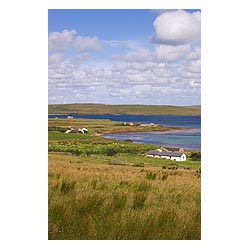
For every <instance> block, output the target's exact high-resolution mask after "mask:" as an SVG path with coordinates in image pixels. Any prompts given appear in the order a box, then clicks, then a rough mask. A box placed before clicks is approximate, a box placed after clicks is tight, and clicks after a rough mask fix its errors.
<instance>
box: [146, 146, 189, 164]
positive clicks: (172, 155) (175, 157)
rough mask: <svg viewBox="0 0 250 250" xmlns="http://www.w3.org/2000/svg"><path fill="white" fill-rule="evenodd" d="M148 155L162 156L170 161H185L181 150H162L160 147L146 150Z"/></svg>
mask: <svg viewBox="0 0 250 250" xmlns="http://www.w3.org/2000/svg"><path fill="white" fill-rule="evenodd" d="M147 156H148V157H155V158H164V159H168V160H172V161H186V159H187V157H186V155H185V154H184V153H182V152H169V151H162V150H161V149H156V150H150V151H149V152H147Z"/></svg>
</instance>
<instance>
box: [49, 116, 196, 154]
mask: <svg viewBox="0 0 250 250" xmlns="http://www.w3.org/2000/svg"><path fill="white" fill-rule="evenodd" d="M55 117H58V118H67V115H49V118H55ZM73 117H74V118H90V119H109V120H111V121H119V122H141V123H155V124H160V125H162V126H166V127H180V128H189V129H188V130H185V131H172V132H140V133H128V134H108V135H105V136H104V137H105V138H112V139H117V140H125V139H131V140H132V141H133V142H135V143H146V144H155V145H160V146H170V147H183V148H185V149H187V150H201V117H200V116H174V115H82V114H74V115H73Z"/></svg>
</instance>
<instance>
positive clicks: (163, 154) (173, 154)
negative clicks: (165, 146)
mask: <svg viewBox="0 0 250 250" xmlns="http://www.w3.org/2000/svg"><path fill="white" fill-rule="evenodd" d="M161 155H162V156H174V157H180V156H182V155H183V153H181V152H166V151H163V152H161Z"/></svg>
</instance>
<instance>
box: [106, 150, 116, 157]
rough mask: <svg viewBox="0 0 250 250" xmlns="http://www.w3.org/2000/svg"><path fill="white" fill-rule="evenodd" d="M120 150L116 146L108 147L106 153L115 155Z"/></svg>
mask: <svg viewBox="0 0 250 250" xmlns="http://www.w3.org/2000/svg"><path fill="white" fill-rule="evenodd" d="M117 153H118V152H117V150H116V149H115V148H107V149H106V154H107V156H114V155H116V154H117Z"/></svg>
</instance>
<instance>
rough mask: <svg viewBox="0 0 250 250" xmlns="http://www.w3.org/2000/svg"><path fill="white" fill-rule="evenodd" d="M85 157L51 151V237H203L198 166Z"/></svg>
mask: <svg viewBox="0 0 250 250" xmlns="http://www.w3.org/2000/svg"><path fill="white" fill-rule="evenodd" d="M85 158H87V157H77V156H69V155H65V154H61V153H49V239H51V240H52V239H57V240H59V239H75V240H81V239H82V240H84V239H93V240H94V239H99V240H101V239H110V240H112V239H113V240H115V239H125V240H129V239H131V240H136V239H141V240H143V239H145V240H147V239H148V240H149V239H176V240H178V239H187V240H188V239H200V237H201V234H200V233H201V232H200V223H201V221H200V220H201V218H200V216H201V215H200V175H199V174H197V172H196V171H195V170H186V169H178V170H169V169H162V168H161V167H158V166H155V165H153V164H152V165H147V166H145V167H135V166H124V165H110V164H103V163H94V162H91V161H89V160H86V161H85ZM92 160H93V159H92Z"/></svg>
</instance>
